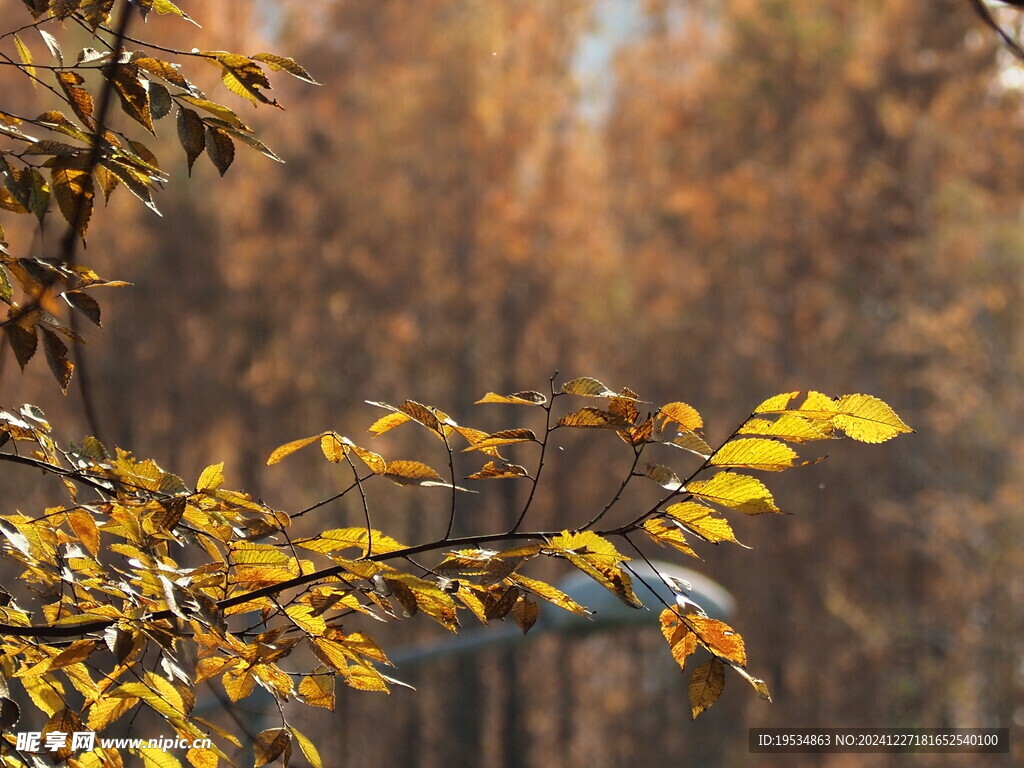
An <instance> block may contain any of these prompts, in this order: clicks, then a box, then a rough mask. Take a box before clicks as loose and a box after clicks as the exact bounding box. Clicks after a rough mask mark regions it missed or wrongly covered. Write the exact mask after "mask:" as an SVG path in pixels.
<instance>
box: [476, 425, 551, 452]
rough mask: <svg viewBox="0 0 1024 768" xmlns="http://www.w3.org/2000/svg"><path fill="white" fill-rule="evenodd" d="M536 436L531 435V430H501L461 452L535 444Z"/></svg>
mask: <svg viewBox="0 0 1024 768" xmlns="http://www.w3.org/2000/svg"><path fill="white" fill-rule="evenodd" d="M536 442H537V435H535V434H534V433H533V430H531V429H503V430H501V431H500V432H494V433H492V434H489V435H487V436H486V437H483V438H481V439H480V440H478V441H477V442H475V443H473V445H471V446H469V447H468V448H463V449H462V450H463V452H466V451H479V450H482V449H484V448H497V447H499V446H502V445H513V444H515V443H536Z"/></svg>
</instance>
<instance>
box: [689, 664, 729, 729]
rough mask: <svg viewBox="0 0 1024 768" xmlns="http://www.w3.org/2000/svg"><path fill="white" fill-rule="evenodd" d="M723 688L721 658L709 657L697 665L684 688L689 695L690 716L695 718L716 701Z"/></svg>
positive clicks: (723, 671) (723, 669)
mask: <svg viewBox="0 0 1024 768" xmlns="http://www.w3.org/2000/svg"><path fill="white" fill-rule="evenodd" d="M724 688H725V665H724V664H723V663H722V661H721V659H709V660H708V661H705V662H704V663H703V664H701V665H700V666H699V667H697V669H695V670H694V671H693V674H692V675H691V676H690V684H689V685H688V686H687V689H686V690H687V694H688V695H689V697H690V716H691V717H692V718H693V719H695V720H696V719H697V715H699V714H700V713H701V712H703V711H704V710H706V709H707V708H708V707H710V706H711V705H712V704H714V703H715V702H716V701H718V697H719V696H721V695H722V690H723V689H724Z"/></svg>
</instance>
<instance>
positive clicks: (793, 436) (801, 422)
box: [739, 411, 831, 443]
mask: <svg viewBox="0 0 1024 768" xmlns="http://www.w3.org/2000/svg"><path fill="white" fill-rule="evenodd" d="M739 433H740V434H741V435H760V436H762V437H777V438H780V439H782V440H787V441H789V442H791V443H806V442H809V441H811V440H825V439H827V438H828V437H830V435H831V429H830V428H829V425H827V424H825V423H823V422H820V421H818V422H813V421H808V420H807V419H805V418H802V417H801V416H799V415H797V414H796V413H795V412H792V411H789V412H786V413H783V414H782V415H780V416H779V417H778V418H777V419H775V420H774V421H773V420H771V419H748V420H747V422H746V423H745V424H744V425H743V426H742V427H741V428H740V430H739Z"/></svg>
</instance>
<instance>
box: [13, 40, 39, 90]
mask: <svg viewBox="0 0 1024 768" xmlns="http://www.w3.org/2000/svg"><path fill="white" fill-rule="evenodd" d="M14 49H15V50H16V51H17V52H18V58H19V59H21V63H22V64H23V65H24V68H25V73H26V74H27V75H28V76H29V79H30V80H31V81H32V87H33V88H34V87H35V85H36V68H35V67H33V66H32V51H30V50H29V48H28V46H27V45H25V43H24V42H23V41H22V39H21V38H20V37H18V36H17V35H14Z"/></svg>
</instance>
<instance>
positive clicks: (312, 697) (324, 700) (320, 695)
mask: <svg viewBox="0 0 1024 768" xmlns="http://www.w3.org/2000/svg"><path fill="white" fill-rule="evenodd" d="M298 693H299V698H301V699H302V701H303V702H304V703H306V704H308V705H309V706H311V707H323V708H324V709H329V710H331V711H332V712H333V711H334V704H335V698H334V674H333V673H332V672H329V671H328V667H326V666H321V667H317V668H316V669H314V670H313V671H312V672H311V673H310V674H308V675H305V676H303V678H302V679H301V680H300V681H299V686H298Z"/></svg>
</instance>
